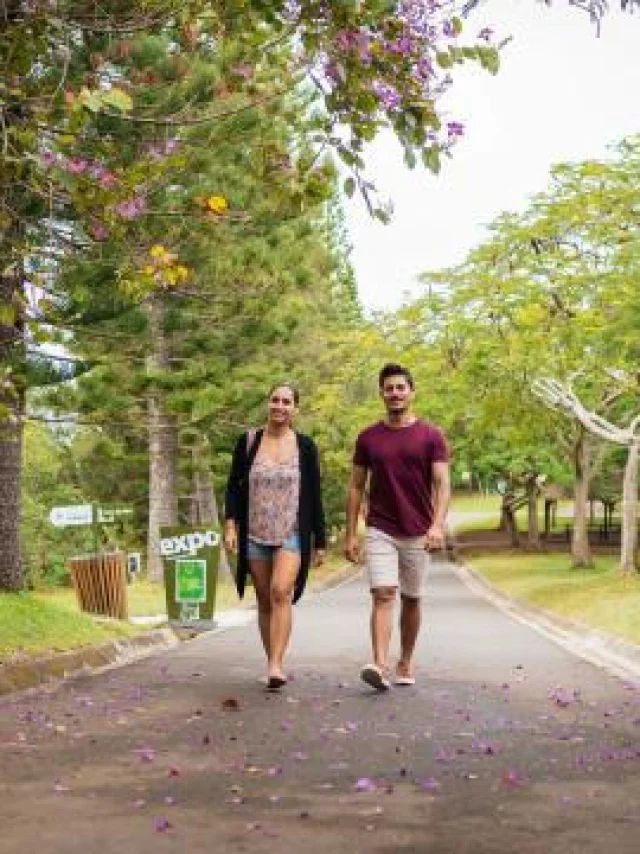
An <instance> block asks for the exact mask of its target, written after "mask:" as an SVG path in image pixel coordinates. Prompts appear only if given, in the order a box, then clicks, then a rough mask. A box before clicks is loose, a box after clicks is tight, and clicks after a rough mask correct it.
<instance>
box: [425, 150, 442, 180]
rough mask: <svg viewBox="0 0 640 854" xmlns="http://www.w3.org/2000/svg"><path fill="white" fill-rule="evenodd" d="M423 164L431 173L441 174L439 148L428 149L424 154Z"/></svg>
mask: <svg viewBox="0 0 640 854" xmlns="http://www.w3.org/2000/svg"><path fill="white" fill-rule="evenodd" d="M422 162H423V163H424V165H425V166H426V167H427V169H428V170H429V171H430V172H433V173H434V174H435V175H437V174H438V173H439V172H440V152H439V151H438V149H437V148H426V149H425V150H424V151H423V152H422Z"/></svg>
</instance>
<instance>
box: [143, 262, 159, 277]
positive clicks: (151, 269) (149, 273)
mask: <svg viewBox="0 0 640 854" xmlns="http://www.w3.org/2000/svg"><path fill="white" fill-rule="evenodd" d="M155 271H156V268H155V267H152V266H151V264H147V266H146V267H145V268H144V274H145V276H153V274H154V273H155Z"/></svg>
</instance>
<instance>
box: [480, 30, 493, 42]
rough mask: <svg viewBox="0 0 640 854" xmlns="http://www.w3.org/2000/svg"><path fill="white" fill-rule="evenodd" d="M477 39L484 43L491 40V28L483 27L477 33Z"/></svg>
mask: <svg viewBox="0 0 640 854" xmlns="http://www.w3.org/2000/svg"><path fill="white" fill-rule="evenodd" d="M478 38H479V39H483V40H484V41H486V42H490V41H491V39H492V38H493V30H492V29H491V27H483V28H482V29H481V30H480V32H479V33H478Z"/></svg>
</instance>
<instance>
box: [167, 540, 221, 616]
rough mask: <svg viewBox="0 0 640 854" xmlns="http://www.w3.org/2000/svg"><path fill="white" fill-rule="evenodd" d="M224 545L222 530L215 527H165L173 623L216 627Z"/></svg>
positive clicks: (168, 596)
mask: <svg viewBox="0 0 640 854" xmlns="http://www.w3.org/2000/svg"><path fill="white" fill-rule="evenodd" d="M220 542H221V536H220V530H219V529H218V528H217V527H214V526H211V527H185V526H180V527H170V528H162V530H161V532H160V555H161V557H162V562H163V566H164V583H165V592H166V597H167V615H168V617H169V621H170V622H173V623H176V624H178V625H180V626H188V627H191V628H199V629H210V628H213V626H214V625H215V622H214V619H213V614H214V610H215V600H216V587H217V582H218V563H219V559H220Z"/></svg>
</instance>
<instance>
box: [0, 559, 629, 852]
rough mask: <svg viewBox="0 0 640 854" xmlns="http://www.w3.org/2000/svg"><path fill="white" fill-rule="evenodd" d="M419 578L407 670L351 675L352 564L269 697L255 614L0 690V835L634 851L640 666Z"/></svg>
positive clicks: (152, 842)
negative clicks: (414, 676)
mask: <svg viewBox="0 0 640 854" xmlns="http://www.w3.org/2000/svg"><path fill="white" fill-rule="evenodd" d="M429 591H430V592H429V597H428V601H427V604H426V609H425V623H424V627H423V633H422V636H421V643H420V649H419V668H418V677H419V679H418V684H417V685H416V687H415V688H395V689H393V690H392V691H390V692H389V693H388V694H385V695H376V694H373V693H372V692H371V691H370V690H369V689H367V688H366V686H363V685H361V684H360V683H359V680H358V676H357V674H358V669H359V667H360V665H361V664H362V663H364V662H365V661H366V660H367V659H368V649H369V647H368V593H367V591H366V589H365V587H364V585H363V583H362V582H361V581H356V582H353V583H349V584H347V585H343V586H342V587H340V588H337V589H334V590H332V591H328V592H326V593H324V594H320V595H318V596H316V597H313V598H309V599H307V600H306V601H303V603H301V605H299V606H298V607H297V608H296V614H295V620H296V622H295V628H294V639H293V650H292V655H291V656H290V659H289V666H290V668H291V670H292V671H293V674H294V679H293V681H292V682H291V683H290V685H289V686H288V688H287V690H286V691H285V692H283V693H282V694H280V695H272V694H268V693H266V692H265V690H264V688H263V687H262V686H261V685H260V684H259V681H258V677H259V676H260V675H261V673H262V660H261V653H260V648H259V644H258V636H257V628H256V626H255V624H252V625H248V626H243V627H238V628H234V629H230V630H228V631H226V632H224V633H221V634H216V635H210V636H207V637H202V638H199V639H197V640H196V641H193V642H189V643H185V644H183V645H181V646H180V647H179V648H178V649H177V650H173V651H171V652H168V653H163V654H161V655H159V656H155V657H153V658H150V659H147V660H146V661H143V662H138V663H137V664H134V665H131V666H128V667H125V668H121V669H119V670H114V671H111V672H109V673H105V674H102V675H100V676H97V677H92V678H87V679H83V680H81V681H74V682H72V683H67V684H64V685H63V686H61V687H59V688H57V689H56V690H49V691H43V690H39V691H37V692H32V693H30V694H23V695H21V696H13V697H5V698H3V699H2V701H1V703H0V852H2V854H18V852H20V854H31V852H36V851H38V852H40V851H42V852H46V854H62V852H64V854H75V852H82V854H88V852H91V854H94V852H95V854H116V852H117V854H122V852H123V851H124V852H135V854H147V852H154V854H155V852H165V851H166V852H180V854H187V852H188V854H200V852H203V854H204V852H207V854H209V852H232V853H233V854H235V852H282V851H286V852H289V851H296V852H297V851H302V852H303V854H314V852H332V854H342V852H345V854H356V852H360V851H362V852H365V851H366V852H380V854H383V852H384V854H387V853H388V854H391V852H400V853H401V854H408V852H430V854H458V852H460V854H461V853H462V852H469V854H471V852H473V854H489V852H517V854H533V852H535V853H536V854H556V852H557V854H571V853H572V852H580V854H591V853H592V852H594V854H595V852H598V854H602V852H603V851H605V850H609V849H610V850H612V851H614V852H616V854H627V852H628V854H632V852H633V854H638V852H640V685H632V684H625V683H623V682H621V681H620V680H618V679H616V678H615V677H612V676H609V675H607V674H606V673H604V672H603V671H601V670H598V669H597V668H595V667H594V666H592V665H590V664H587V663H585V662H583V661H581V660H579V659H577V658H575V657H573V656H572V655H570V654H569V653H568V652H566V651H565V650H563V649H561V648H560V647H557V646H556V645H554V644H553V643H552V642H551V641H550V640H547V639H546V638H544V637H542V636H541V635H539V634H538V633H537V632H535V631H533V630H532V629H530V628H528V627H526V626H524V625H522V624H520V623H517V622H514V621H512V620H511V619H510V618H509V617H507V616H506V615H505V614H504V613H502V612H501V611H499V610H496V609H495V608H494V607H493V606H492V605H491V604H489V603H488V602H486V601H485V600H484V599H482V598H479V597H478V595H477V594H475V593H472V592H471V591H470V590H469V589H467V588H466V587H465V586H464V585H463V584H462V583H461V582H460V581H459V580H458V578H457V577H456V576H455V574H454V573H453V572H452V570H451V569H450V568H449V567H447V566H446V565H443V564H437V565H434V566H433V568H432V570H431V573H430V580H429ZM395 642H396V643H397V638H396V639H395Z"/></svg>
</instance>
